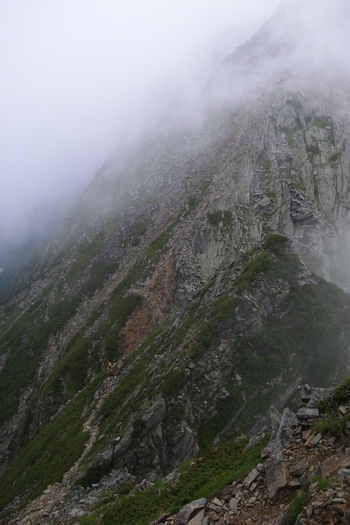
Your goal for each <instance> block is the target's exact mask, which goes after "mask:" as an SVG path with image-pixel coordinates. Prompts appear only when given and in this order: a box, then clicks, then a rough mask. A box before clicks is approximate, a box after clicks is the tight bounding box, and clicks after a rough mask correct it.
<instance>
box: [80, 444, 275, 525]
mask: <svg viewBox="0 0 350 525" xmlns="http://www.w3.org/2000/svg"><path fill="white" fill-rule="evenodd" d="M266 443H267V440H264V441H263V442H261V443H260V444H259V445H257V446H256V447H254V448H251V449H248V450H247V451H244V447H245V446H246V444H247V442H246V441H241V442H239V443H237V442H230V443H226V444H225V445H223V446H221V447H218V448H217V449H215V450H210V451H208V452H207V453H206V454H205V455H204V456H203V457H202V458H201V459H200V460H197V461H194V462H192V463H191V465H190V466H189V467H188V468H187V469H186V470H185V471H183V472H181V474H180V477H179V481H178V483H177V484H176V485H174V486H168V485H159V484H156V485H155V486H154V487H151V488H149V489H146V490H144V491H142V492H139V493H137V494H133V495H130V496H122V497H121V498H120V499H118V500H117V502H116V503H113V504H111V503H110V499H109V498H108V499H107V501H106V504H105V505H104V506H102V507H99V508H98V509H97V510H96V511H95V512H94V514H93V515H92V516H91V517H86V518H83V519H82V520H81V525H89V524H91V523H95V522H96V521H95V520H97V519H98V517H99V516H101V514H102V517H101V521H100V522H101V523H102V524H105V525H108V524H114V523H123V525H146V524H148V523H149V522H150V521H151V520H154V519H155V518H157V517H158V516H159V515H160V514H162V513H163V512H178V511H179V510H180V509H181V508H182V507H183V506H184V505H185V504H186V503H188V502H189V501H192V500H195V499H199V498H204V497H205V498H208V497H209V496H211V495H213V494H214V493H217V492H218V491H220V490H221V489H222V488H224V487H225V486H226V485H228V484H229V483H232V482H233V481H234V480H236V479H239V478H241V477H243V476H244V475H245V474H247V473H248V472H249V471H250V470H251V469H252V468H253V467H254V466H256V464H257V463H258V462H259V460H260V453H261V450H262V449H263V447H264V446H266ZM108 502H109V503H108Z"/></svg>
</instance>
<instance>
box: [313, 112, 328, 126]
mask: <svg viewBox="0 0 350 525" xmlns="http://www.w3.org/2000/svg"><path fill="white" fill-rule="evenodd" d="M331 123H332V119H331V117H329V116H327V115H320V116H315V117H314V119H313V125H314V126H316V127H317V128H326V127H328V126H330V124H331Z"/></svg>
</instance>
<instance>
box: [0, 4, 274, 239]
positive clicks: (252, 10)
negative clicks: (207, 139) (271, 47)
mask: <svg viewBox="0 0 350 525" xmlns="http://www.w3.org/2000/svg"><path fill="white" fill-rule="evenodd" d="M278 3H279V2H278V0H246V1H245V2H244V3H242V2H240V1H234V0H215V1H214V0H201V1H200V0H176V1H175V0H148V1H147V2H145V1H144V0H128V1H126V0H50V2H48V1H47V0H32V1H31V2H28V1H27V0H11V2H1V3H0V50H1V51H0V74H1V79H2V81H1V84H0V114H1V128H0V144H1V155H0V173H1V192H0V221H1V224H2V225H4V224H5V225H6V226H5V228H2V232H1V233H2V235H4V234H5V233H6V232H7V233H8V234H12V233H13V231H15V230H16V229H18V223H20V222H22V224H23V222H24V218H25V217H26V216H27V214H28V213H29V211H30V210H31V209H33V208H34V207H35V206H37V205H42V203H43V202H47V203H51V202H54V201H55V199H60V198H63V197H65V196H67V195H69V194H72V193H74V192H75V191H76V190H77V188H79V187H80V185H81V184H82V182H86V181H87V180H88V179H89V178H90V177H91V176H92V174H93V172H94V171H95V170H96V169H97V168H98V167H99V165H100V164H101V163H102V162H103V161H104V159H105V157H106V156H107V154H108V152H109V150H110V149H112V148H113V146H114V144H115V142H116V141H117V139H118V136H120V135H121V134H125V133H126V132H128V129H126V127H131V128H134V127H135V126H136V125H138V126H139V127H141V128H142V127H143V126H144V127H145V126H147V125H148V122H149V119H151V118H154V116H155V115H156V114H157V111H161V110H164V107H166V105H167V104H169V100H171V101H173V100H178V99H179V98H181V97H183V96H184V95H186V97H187V98H188V99H189V100H191V97H195V96H196V93H197V89H198V86H199V83H200V82H202V81H204V78H206V75H207V72H208V71H209V70H210V68H214V67H216V65H217V64H218V63H219V62H220V60H221V59H222V58H223V57H224V56H225V55H227V54H228V53H231V52H232V51H233V50H234V49H235V47H236V46H238V45H240V44H242V43H243V42H244V41H245V40H246V39H247V38H248V37H249V36H250V35H251V34H252V33H253V32H254V31H255V30H256V29H257V28H258V27H259V25H260V24H261V23H262V22H263V21H264V20H265V19H267V18H268V17H269V16H271V14H272V13H273V12H274V10H275V8H276V6H277V5H278ZM167 111H169V109H167Z"/></svg>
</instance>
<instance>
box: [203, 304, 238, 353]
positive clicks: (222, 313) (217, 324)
mask: <svg viewBox="0 0 350 525" xmlns="http://www.w3.org/2000/svg"><path fill="white" fill-rule="evenodd" d="M236 306H237V302H236V299H234V298H232V297H229V296H227V295H224V296H222V297H220V299H218V300H217V301H216V302H215V304H214V305H213V307H212V308H211V310H210V320H209V321H207V322H205V323H203V324H202V325H201V326H200V329H199V331H198V333H197V335H196V337H195V342H196V343H198V345H199V346H200V347H201V346H202V347H204V348H209V346H210V345H211V343H212V342H213V340H214V338H215V337H217V336H218V335H219V334H220V332H221V330H222V328H223V324H224V323H225V321H228V320H230V319H231V320H232V318H233V317H234V316H235V314H236ZM197 352H198V350H197Z"/></svg>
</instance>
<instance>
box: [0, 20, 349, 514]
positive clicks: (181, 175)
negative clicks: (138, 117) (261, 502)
mask: <svg viewBox="0 0 350 525" xmlns="http://www.w3.org/2000/svg"><path fill="white" fill-rule="evenodd" d="M278 16H279V18H278V19H277V20H278V24H277V25H278V27H282V26H281V24H282V25H283V17H282V18H281V15H278ZM275 27H276V20H274V21H273V23H271V24H270V25H267V26H264V29H263V31H262V32H260V33H259V34H258V36H257V37H255V38H253V39H252V41H250V42H249V43H248V44H247V46H246V47H244V48H242V49H240V50H238V51H237V52H236V53H235V54H234V55H233V56H232V57H229V58H228V59H227V61H225V62H224V64H223V65H222V68H221V70H220V72H219V74H218V78H217V80H216V81H212V83H211V84H210V86H209V87H208V92H207V95H206V97H207V98H206V102H205V104H204V103H203V104H204V108H203V111H202V113H201V116H200V118H199V116H198V114H197V115H196V119H193V120H195V124H194V123H193V122H192V123H191V125H190V124H189V123H186V125H184V126H183V127H179V128H178V129H176V130H172V131H169V132H168V133H166V134H164V135H163V136H160V137H157V138H156V139H154V140H152V141H149V142H147V143H146V144H143V145H142V146H138V147H135V148H134V149H133V150H131V151H130V152H128V153H125V154H124V155H123V156H118V157H117V158H111V159H110V160H109V161H108V162H106V164H105V165H104V166H103V167H102V168H101V170H100V171H99V172H98V173H97V174H96V176H95V177H94V179H93V181H92V183H91V184H90V186H89V187H88V188H87V190H86V191H85V193H84V194H83V195H82V197H81V199H80V200H79V202H77V204H76V206H75V207H74V208H73V209H72V210H71V212H70V214H69V215H68V216H67V218H66V220H65V222H64V224H63V225H62V227H61V229H60V231H59V232H58V233H57V234H56V235H55V236H54V238H53V239H52V240H51V241H50V243H49V244H48V246H47V248H46V249H45V251H44V252H43V253H42V255H41V256H40V257H39V258H38V259H36V260H35V261H33V263H32V264H31V266H30V267H27V268H25V269H24V270H23V271H22V272H21V274H19V275H18V277H17V278H16V280H15V281H14V282H13V283H12V284H11V287H10V288H8V289H7V290H5V291H4V294H5V293H6V295H4V296H3V297H4V298H5V297H6V300H5V299H4V300H3V303H2V304H1V306H0V328H1V336H0V374H1V376H0V398H1V413H0V424H1V430H0V435H1V447H0V454H1V471H2V473H3V476H2V478H1V487H2V489H1V494H2V496H1V498H0V500H1V505H2V506H3V507H4V508H5V512H10V511H11V510H13V509H14V508H15V507H16V506H18V505H19V504H23V505H24V504H26V503H28V502H29V501H30V500H31V499H32V498H34V497H36V496H38V495H39V494H41V493H42V492H43V491H44V490H45V489H46V487H47V486H48V485H49V484H51V485H52V484H54V483H56V482H61V485H60V487H57V490H58V493H59V491H60V490H65V488H64V487H72V486H73V485H74V484H75V483H76V482H79V483H82V484H86V485H87V486H88V485H89V484H90V485H91V484H92V483H95V482H97V481H98V480H100V479H102V478H104V477H106V476H109V478H111V479H112V481H111V483H112V484H113V487H114V488H115V489H116V490H117V489H118V487H120V486H122V485H124V484H125V483H138V482H140V481H141V480H142V479H146V480H149V481H154V480H155V479H156V478H158V477H161V476H164V475H167V474H169V473H170V472H172V471H174V469H176V468H178V467H179V466H180V464H181V463H183V462H184V461H186V460H189V459H190V458H191V457H193V456H196V455H198V453H199V452H203V451H204V450H206V449H207V448H208V447H211V446H213V445H218V444H219V443H221V442H223V441H225V440H227V439H230V438H232V437H235V436H238V435H240V434H241V433H242V432H248V431H251V432H256V431H257V428H258V427H259V422H260V420H261V418H262V416H263V414H265V412H266V410H267V409H268V408H269V407H270V405H271V404H272V403H274V404H275V405H276V406H277V407H278V408H279V409H282V408H283V407H285V406H286V405H287V404H289V403H293V400H294V399H295V393H296V390H297V386H298V385H299V384H300V382H301V381H303V382H307V383H310V384H313V385H318V386H323V387H325V386H329V385H331V384H332V383H333V382H334V381H339V380H341V379H343V378H344V377H345V376H346V375H347V374H348V372H349V365H350V362H349V340H350V339H349V336H350V328H349V327H350V323H349V315H350V298H349V296H348V295H347V293H345V292H346V291H347V290H348V288H349V282H350V279H349V277H350V276H349V268H348V264H347V260H348V245H349V243H348V237H349V220H350V217H349V214H348V210H349V165H350V144H349V132H350V121H349V118H348V114H349V111H348V110H349V97H348V91H347V83H346V82H345V81H344V82H342V83H340V82H339V83H337V84H335V83H334V82H333V83H331V84H329V83H327V84H326V85H322V86H317V88H316V87H314V86H310V85H309V84H308V85H307V86H305V85H304V82H301V85H302V88H303V89H302V90H301V89H300V86H299V87H298V85H297V82H296V78H297V77H296V75H295V74H294V75H291V74H288V75H286V74H285V69H283V68H282V69H281V68H277V67H274V68H273V75H272V74H271V75H267V74H266V76H268V82H264V84H263V85H261V89H259V85H258V84H257V82H256V81H257V77H256V75H255V76H254V75H253V77H254V78H251V76H252V74H251V67H249V68H248V69H249V71H247V70H246V66H247V63H248V62H247V53H248V55H249V56H253V55H254V57H255V58H254V61H255V60H258V58H259V56H260V55H259V53H260V52H261V50H262V49H264V48H259V49H260V51H259V53H258V52H257V49H258V48H257V44H256V42H261V39H263V40H264V39H265V40H264V41H266V42H267V41H268V46H267V48H266V50H265V51H264V53H263V57H264V60H265V59H266V60H270V59H271V56H270V54H271V53H270V51H268V50H271V49H275V48H274V46H272V43H273V42H275V43H276V45H277V43H278V42H279V38H280V35H279V34H277V36H276V33H274V30H272V28H275ZM266 32H267V33H266ZM266 34H267V35H268V36H266ZM264 35H265V36H264ZM287 40H288V39H287ZM271 46H272V47H271ZM286 46H287V48H288V49H289V48H290V47H289V46H288V45H287V44H286ZM286 46H282V48H281V47H280V46H278V49H279V53H282V55H281V56H284V55H283V49H284V47H286ZM247 50H248V51H247ZM253 51H254V53H255V54H254V53H253ZM252 53H253V54H252ZM273 56H275V55H274V54H273ZM254 61H253V63H255V62H254ZM238 64H241V66H242V68H243V69H240V70H239V73H240V75H241V76H240V79H241V80H242V79H245V80H244V81H245V85H246V86H247V90H246V92H245V93H244V94H243V93H242V92H241V91H240V92H239V96H238V97H236V96H233V97H227V94H225V96H224V97H218V94H217V93H218V86H222V83H223V82H224V83H225V85H226V87H227V89H228V90H233V91H234V88H235V86H236V84H235V82H236V78H237V74H238V73H237V71H238V70H237V67H238V66H237V65H238ZM266 71H267V70H266V69H265V72H266ZM295 71H297V70H295ZM278 72H279V76H278V74H277V73H278ZM242 81H243V80H242ZM248 88H249V89H248ZM220 94H222V90H221V91H220ZM218 98H219V100H218ZM214 102H215V104H214ZM333 283H334V284H333ZM336 285H337V286H336ZM344 290H345V291H344ZM8 297H10V298H8ZM108 361H112V362H113V363H114V368H115V372H116V379H115V380H114V381H110V380H109V379H108V377H107V372H106V365H107V362H108ZM62 480H63V481H62Z"/></svg>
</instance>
